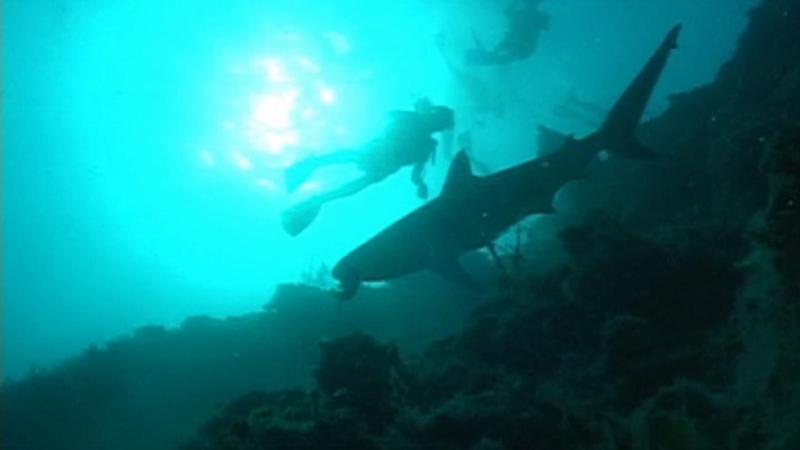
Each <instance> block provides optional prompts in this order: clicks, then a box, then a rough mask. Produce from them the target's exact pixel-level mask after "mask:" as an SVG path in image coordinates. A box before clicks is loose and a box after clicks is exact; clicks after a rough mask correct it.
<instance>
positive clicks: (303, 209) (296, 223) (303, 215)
mask: <svg viewBox="0 0 800 450" xmlns="http://www.w3.org/2000/svg"><path fill="white" fill-rule="evenodd" d="M321 206H322V204H321V203H320V202H318V201H316V200H313V199H312V200H309V201H306V202H303V203H300V204H298V205H295V206H293V207H291V208H289V209H287V210H286V211H284V213H283V214H282V215H281V225H283V229H284V230H285V231H286V232H287V233H289V235H291V236H297V235H298V234H300V233H301V232H302V231H303V230H305V229H306V228H307V227H308V226H309V225H311V222H313V221H314V219H315V218H316V217H317V214H319V209H320V207H321Z"/></svg>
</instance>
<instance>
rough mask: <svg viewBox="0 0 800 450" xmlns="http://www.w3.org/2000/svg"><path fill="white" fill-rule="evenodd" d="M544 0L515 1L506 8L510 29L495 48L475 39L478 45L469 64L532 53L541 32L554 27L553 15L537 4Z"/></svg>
mask: <svg viewBox="0 0 800 450" xmlns="http://www.w3.org/2000/svg"><path fill="white" fill-rule="evenodd" d="M540 1H541V0H515V1H513V2H512V3H511V4H510V5H508V7H506V10H505V15H506V18H507V19H508V29H507V30H506V33H505V35H504V36H503V38H502V39H501V40H500V42H499V43H498V44H497V45H496V46H495V48H494V49H493V50H487V49H486V48H485V47H484V46H483V45H482V44H481V42H480V40H478V38H477V37H476V38H475V44H476V48H474V49H471V50H468V51H467V52H466V63H467V64H469V65H473V66H491V65H501V64H508V63H511V62H514V61H520V60H523V59H526V58H528V57H529V56H531V55H532V54H533V53H534V52H535V51H536V48H537V47H538V45H539V34H540V33H541V32H542V31H546V30H549V29H550V16H548V15H547V14H546V13H543V12H542V11H540V10H539V9H538V8H537V6H538V4H539V3H540Z"/></svg>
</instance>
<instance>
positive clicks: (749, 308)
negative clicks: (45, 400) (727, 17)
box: [193, 0, 800, 450]
mask: <svg viewBox="0 0 800 450" xmlns="http://www.w3.org/2000/svg"><path fill="white" fill-rule="evenodd" d="M750 16H751V21H750V25H749V27H748V29H747V30H746V32H745V33H744V34H743V36H742V38H741V40H740V43H739V48H738V50H737V52H736V54H735V56H734V58H733V59H732V60H731V61H730V62H729V63H728V64H726V65H725V66H724V67H723V68H722V70H721V71H720V73H719V75H718V77H717V79H716V80H715V81H714V82H713V83H712V84H710V85H708V86H705V87H701V88H698V89H696V90H694V91H692V92H689V93H686V94H681V95H676V96H674V98H673V104H672V107H671V108H670V110H669V111H667V112H666V113H665V114H664V115H662V116H661V117H659V118H657V119H655V120H653V121H651V122H650V123H648V124H646V125H645V126H643V127H642V130H641V131H642V137H643V138H644V140H645V141H647V142H648V143H649V145H651V146H652V147H653V148H655V149H657V151H658V153H659V155H660V158H659V161H658V162H655V163H652V164H650V165H648V166H642V165H641V164H640V163H629V162H625V161H617V162H614V161H609V162H608V163H607V164H604V165H600V166H599V167H596V170H595V171H594V172H595V174H594V176H593V182H594V183H596V184H599V185H602V189H598V188H597V186H596V185H595V187H594V188H588V187H583V188H582V187H580V186H578V187H574V188H573V189H571V190H570V192H569V196H570V201H571V202H572V203H573V204H575V205H577V208H578V210H583V211H585V212H586V215H585V217H586V219H585V220H584V222H583V223H580V224H577V225H574V224H573V225H572V226H569V227H566V228H565V229H564V230H563V231H562V232H561V233H560V235H559V238H560V240H561V242H562V244H563V248H564V250H565V251H566V252H567V254H568V255H569V261H570V262H569V264H568V265H567V266H566V267H563V268H561V269H559V270H549V271H545V272H544V273H537V274H536V275H533V274H530V273H528V274H527V275H526V274H524V271H515V272H514V273H513V274H512V276H511V278H512V279H511V280H510V281H508V280H507V282H506V283H505V284H504V286H505V287H506V289H505V290H504V291H503V293H501V294H497V295H495V296H494V299H493V301H492V302H491V303H489V304H486V305H484V306H483V307H481V308H480V309H479V310H478V311H477V312H476V313H475V316H474V318H473V322H472V324H471V325H469V326H467V327H466V328H465V329H464V330H463V331H461V332H460V333H458V334H456V335H454V336H452V337H450V338H447V339H444V340H442V341H439V342H438V343H436V344H435V345H433V346H431V347H430V348H429V349H428V350H427V351H426V352H425V353H424V354H423V355H422V357H420V358H418V359H413V360H408V361H406V362H405V363H403V362H402V361H401V360H400V359H398V358H397V357H396V354H395V353H394V352H393V350H392V347H391V346H384V345H382V344H378V343H376V342H374V341H371V340H370V339H368V338H366V337H365V336H363V335H359V336H353V337H349V338H345V339H343V340H339V341H334V342H332V343H328V344H326V345H328V346H331V347H330V348H340V349H342V351H340V352H337V353H336V355H337V356H336V357H335V358H334V357H331V356H330V355H328V356H327V357H323V358H322V360H321V361H320V368H319V370H318V372H317V374H318V379H317V383H318V386H319V387H320V389H319V390H318V391H317V392H318V394H317V395H318V397H317V398H316V400H313V401H312V400H309V395H308V394H306V395H305V397H298V398H297V400H296V404H295V406H285V407H287V408H289V410H292V408H298V407H300V406H297V405H301V404H303V405H307V404H310V402H311V403H313V404H314V405H316V406H314V408H318V410H315V413H314V417H316V418H315V419H314V420H313V421H312V424H310V425H309V426H308V428H307V429H306V431H305V433H306V436H308V438H309V439H310V440H309V441H307V442H314V445H315V446H306V447H303V446H302V445H301V446H298V447H291V448H320V449H325V448H341V445H342V441H337V440H335V439H334V440H330V441H323V440H320V437H321V436H323V435H324V434H321V433H323V430H325V429H326V427H328V426H330V424H331V423H337V424H338V426H344V427H348V429H349V431H350V434H349V436H350V437H351V439H353V441H351V442H348V443H347V445H349V446H352V448H405V449H423V448H424V449H430V448H435V449H466V448H472V449H517V448H518V449H531V448H542V449H551V450H552V449H556V450H557V449H634V450H651V449H652V450H654V449H662V450H667V449H670V450H671V449H676V450H677V449H697V450H701V449H717V448H720V449H721V448H724V449H732V450H737V449H741V450H744V449H785V450H790V449H796V448H800V429H798V428H797V424H798V423H800V286H799V285H800V262H799V261H800V244H799V243H800V203H799V202H800V199H799V198H798V197H799V196H800V170H798V169H799V168H800V165H799V162H800V125H799V124H800V106H798V105H800V102H798V99H800V2H798V1H797V0H767V1H765V2H764V3H763V4H762V5H761V6H759V7H758V8H756V9H755V10H754V11H752V13H751V15H750ZM619 186H621V187H619ZM630 186H636V187H637V189H636V190H635V191H636V192H635V194H636V195H635V196H634V197H633V198H632V195H634V194H633V193H632V192H631V189H630ZM598 205H600V207H598ZM597 209H600V210H602V211H603V212H604V213H603V215H602V216H601V215H598V214H595V213H593V211H595V210H597ZM523 256H524V255H523ZM533 257H536V256H533ZM539 257H541V255H539ZM506 262H509V263H512V265H513V264H514V263H515V262H516V259H515V257H514V255H512V256H510V257H508V258H507V259H506ZM507 265H508V264H507ZM344 349H349V350H344ZM357 349H360V350H357ZM342 358H345V359H348V358H349V362H348V361H347V360H343V359H342ZM359 368H364V369H363V371H362V370H360V369H359ZM322 374H324V377H321V378H320V377H319V376H320V375H322ZM366 374H371V375H369V376H365V375H366ZM261 395H263V396H264V397H263V401H262V402H261V403H259V404H258V405H255V406H254V407H253V408H252V409H251V410H250V411H251V413H252V411H257V410H258V409H259V408H273V407H275V405H279V403H277V401H276V400H274V399H271V398H269V397H268V396H267V394H261ZM269 395H277V394H269ZM367 398H369V399H372V401H373V402H374V403H380V405H377V404H372V405H370V401H365V399H367ZM355 399H358V400H357V401H356V400H355ZM367 406H369V408H368V409H369V410H370V412H369V413H366V412H365V411H367V409H365V408H366V407H367ZM225 416H226V413H225V412H223V413H222V414H221V415H220V418H224V417H225ZM342 417H346V418H347V420H348V421H349V422H335V421H334V422H331V420H332V419H331V418H339V419H336V420H342V419H341V418H342ZM217 420H220V419H217ZM282 420H283V419H282ZM306 420H308V419H307V417H304V418H303V419H301V420H298V421H293V422H292V421H290V422H289V423H283V422H282V423H281V424H279V425H275V423H274V422H273V423H271V425H270V427H275V426H279V427H284V428H285V429H287V430H289V429H295V428H297V427H298V426H299V425H298V424H301V423H307V422H306ZM212 423H213V422H212ZM235 435H236V429H235V427H227V428H226V427H218V428H215V429H214V430H213V432H211V433H209V432H208V429H206V430H205V431H204V432H203V433H201V434H200V435H198V437H197V441H196V442H195V443H194V444H193V445H195V446H199V447H197V448H204V449H207V448H237V449H249V448H289V447H281V446H280V445H276V444H275V442H277V441H270V440H268V439H267V440H255V439H250V438H248V437H247V436H245V437H243V438H242V437H239V438H237V439H238V440H237V441H236V444H235V445H233V446H229V447H226V446H224V445H222V444H221V443H222V442H225V439H226V438H227V437H229V436H235ZM359 445H360V446H362V447H359Z"/></svg>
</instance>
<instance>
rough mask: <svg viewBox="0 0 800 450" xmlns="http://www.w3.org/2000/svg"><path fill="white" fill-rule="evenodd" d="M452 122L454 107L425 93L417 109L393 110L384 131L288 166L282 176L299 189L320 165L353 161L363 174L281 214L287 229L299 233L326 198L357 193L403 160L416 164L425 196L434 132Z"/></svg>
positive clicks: (291, 188)
mask: <svg viewBox="0 0 800 450" xmlns="http://www.w3.org/2000/svg"><path fill="white" fill-rule="evenodd" d="M453 125H454V115H453V110H451V109H450V108H447V107H445V106H437V105H433V104H431V102H430V101H428V100H427V99H422V100H419V101H417V102H416V104H415V105H414V110H413V111H394V112H393V113H392V114H391V121H390V123H389V126H388V127H387V128H386V130H385V131H384V133H383V135H382V136H381V137H380V138H378V139H375V140H373V141H371V142H369V143H368V144H367V145H365V146H364V147H362V148H360V149H356V150H342V151H337V152H332V153H328V154H325V155H320V156H312V157H309V158H307V159H304V160H301V161H300V162H298V163H296V164H294V165H293V166H291V167H289V168H287V169H286V171H285V173H284V182H285V184H286V188H287V189H288V190H289V191H294V190H295V189H297V187H298V186H300V185H301V184H302V183H303V182H305V181H306V180H307V179H309V178H310V177H311V176H312V175H313V173H314V172H315V171H316V170H317V169H320V168H322V167H325V166H329V165H335V164H355V165H357V166H358V168H359V169H360V170H361V171H362V172H363V175H362V176H361V177H360V178H357V179H355V180H353V181H351V182H349V183H346V184H344V185H343V186H340V187H339V188H336V189H334V190H331V191H328V192H323V193H321V194H317V195H315V196H313V197H311V198H309V199H307V200H304V201H302V202H300V203H298V204H296V205H294V206H292V207H290V208H289V209H287V210H286V211H284V213H283V215H282V216H281V222H282V225H283V229H284V230H285V231H286V232H287V233H289V234H290V235H292V236H297V235H298V234H300V233H301V232H302V231H303V230H305V229H306V228H307V227H308V226H309V225H310V224H311V222H313V221H314V219H315V218H316V217H317V215H318V214H319V211H320V208H322V205H324V204H325V203H328V202H330V201H333V200H336V199H339V198H342V197H347V196H350V195H353V194H355V193H357V192H359V191H361V190H362V189H364V188H366V187H367V186H369V185H371V184H373V183H377V182H379V181H381V180H383V179H384V178H386V177H388V176H389V175H391V174H393V173H395V172H397V171H398V170H399V169H401V168H403V167H405V166H413V169H412V173H411V181H412V182H413V183H414V185H415V186H416V187H417V195H418V196H419V197H420V198H423V199H424V198H427V197H428V186H427V185H426V184H425V180H424V178H423V177H424V173H425V167H426V165H427V163H428V160H432V159H433V158H434V156H435V153H436V147H437V141H436V140H435V139H434V138H433V137H432V136H431V135H432V134H434V133H438V132H442V131H445V130H450V129H452V128H453Z"/></svg>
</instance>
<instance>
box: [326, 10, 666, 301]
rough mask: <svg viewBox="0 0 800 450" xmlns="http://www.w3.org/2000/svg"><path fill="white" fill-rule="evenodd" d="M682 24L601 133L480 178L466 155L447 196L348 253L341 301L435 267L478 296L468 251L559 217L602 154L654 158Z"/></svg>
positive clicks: (337, 274) (336, 272)
mask: <svg viewBox="0 0 800 450" xmlns="http://www.w3.org/2000/svg"><path fill="white" fill-rule="evenodd" d="M680 30H681V26H680V24H678V25H675V26H674V27H673V28H672V29H671V30H670V31H669V32H668V33H667V35H666V36H665V37H664V39H663V40H662V42H661V44H660V45H659V46H658V48H657V49H656V50H655V52H654V53H653V54H652V55H651V57H650V59H649V60H648V61H647V62H646V63H645V65H644V66H643V67H642V68H641V70H640V71H639V73H638V74H637V75H636V76H635V78H634V79H633V80H632V81H631V82H630V84H629V85H628V86H627V87H626V89H625V90H624V91H623V93H622V95H621V96H620V97H619V98H618V99H617V101H616V102H615V103H614V105H613V107H612V108H611V109H610V111H609V112H608V114H607V115H606V117H605V120H604V121H603V123H602V124H601V125H600V127H599V128H598V129H597V130H596V131H594V132H593V133H591V134H589V135H587V136H586V137H583V138H581V139H576V138H574V137H572V136H566V137H565V139H564V142H563V144H562V145H561V147H560V149H558V150H557V151H554V152H551V153H548V154H545V155H543V156H541V157H537V158H534V159H531V160H528V161H526V162H523V163H521V164H519V165H516V166H513V167H511V168H508V169H505V170H502V171H499V172H496V173H494V174H491V175H487V176H480V177H479V176H476V175H474V174H473V173H472V170H471V167H470V161H469V157H468V156H467V153H466V152H465V151H460V152H459V153H458V154H457V155H456V156H455V157H454V159H453V161H452V163H451V165H450V168H449V169H448V173H447V176H446V178H445V182H444V185H443V187H442V191H441V193H440V195H439V196H438V197H437V198H435V199H433V200H431V201H430V202H428V203H426V204H425V205H423V206H421V207H419V208H417V209H416V210H414V211H412V212H411V213H409V214H407V215H406V216H404V217H402V218H401V219H399V220H398V221H396V222H395V223H393V224H391V225H389V226H388V227H387V228H385V229H384V230H382V231H380V232H379V233H378V234H377V235H375V236H374V237H372V238H371V239H369V240H367V241H366V242H364V243H363V244H361V245H360V246H358V247H357V248H355V249H354V250H353V251H351V252H350V253H348V254H347V255H345V256H344V257H343V258H342V259H341V260H340V261H339V262H338V263H337V264H336V265H335V266H334V268H333V270H332V275H333V277H334V278H335V279H336V280H337V281H338V282H339V286H338V288H337V294H338V296H339V298H340V299H349V298H351V297H353V296H354V295H355V294H356V292H357V290H358V287H359V286H360V285H361V283H362V282H370V281H387V280H391V279H395V278H398V277H401V276H405V275H409V274H412V273H415V272H418V271H422V270H425V269H428V270H430V271H432V272H434V273H436V274H438V275H440V276H441V277H443V278H444V279H446V280H449V281H451V282H454V283H457V284H460V285H462V286H465V287H467V288H470V289H473V290H481V289H482V287H481V286H480V284H479V283H478V282H477V281H476V280H475V279H474V278H473V277H472V276H471V275H470V274H469V273H468V272H467V271H466V270H465V269H464V268H463V266H461V264H460V263H459V258H460V257H461V255H463V254H465V253H466V252H469V251H472V250H477V249H479V248H483V247H489V248H490V249H491V245H492V243H493V242H494V240H495V239H497V238H498V237H499V236H500V235H501V234H502V233H504V232H505V231H507V230H508V229H509V228H510V227H512V226H513V225H514V224H516V223H518V222H519V221H520V220H522V219H524V218H525V217H527V216H530V215H533V214H550V213H555V212H556V211H555V209H554V208H553V198H554V197H555V195H556V193H557V192H558V191H559V190H561V189H562V188H563V187H564V186H565V185H566V184H567V183H569V182H571V181H574V180H579V179H584V178H586V171H587V168H588V166H589V164H590V163H591V162H592V161H593V160H594V159H596V157H597V154H598V153H599V152H601V151H604V150H606V151H608V152H610V153H612V154H616V155H620V156H623V157H627V158H634V159H648V158H652V157H653V156H654V153H653V152H652V151H651V150H650V149H648V148H647V147H645V146H644V145H642V144H641V143H639V141H638V140H637V139H636V137H635V131H636V128H637V127H638V125H639V122H640V120H641V117H642V114H643V113H644V110H645V107H646V106H647V103H648V102H649V100H650V97H651V96H652V93H653V89H654V88H655V86H656V84H657V82H658V80H659V78H660V77H661V74H662V72H663V71H664V67H665V66H666V64H667V60H668V59H669V55H670V54H671V52H672V50H673V49H675V48H676V47H677V41H678V35H679V34H680Z"/></svg>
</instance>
